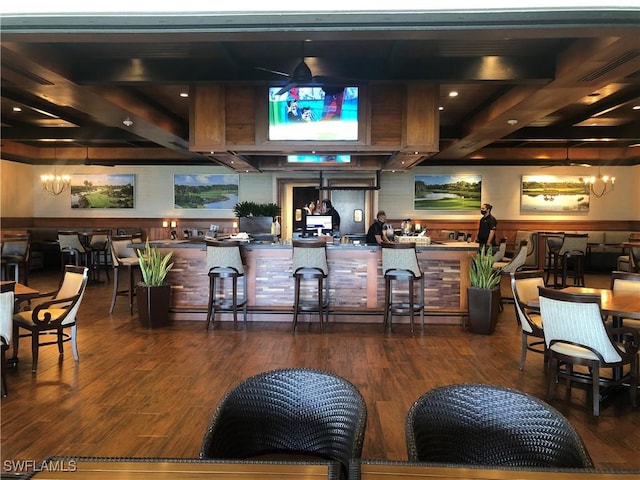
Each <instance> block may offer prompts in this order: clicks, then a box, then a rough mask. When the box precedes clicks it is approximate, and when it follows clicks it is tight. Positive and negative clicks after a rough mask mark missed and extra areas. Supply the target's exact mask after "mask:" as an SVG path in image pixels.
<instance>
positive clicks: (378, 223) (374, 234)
mask: <svg viewBox="0 0 640 480" xmlns="http://www.w3.org/2000/svg"><path fill="white" fill-rule="evenodd" d="M386 221H387V214H386V213H385V212H384V210H380V211H379V212H378V213H377V214H376V219H375V221H374V222H373V223H372V224H371V226H370V227H369V230H368V231H367V238H366V240H365V242H366V243H367V244H368V245H381V244H383V243H388V241H387V237H386V235H385V233H384V224H385V222H386Z"/></svg>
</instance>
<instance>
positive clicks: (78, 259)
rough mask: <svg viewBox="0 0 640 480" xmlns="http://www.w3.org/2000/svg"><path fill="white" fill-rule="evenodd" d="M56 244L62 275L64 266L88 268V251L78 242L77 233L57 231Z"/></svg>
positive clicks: (86, 247)
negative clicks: (58, 247) (58, 249)
mask: <svg viewBox="0 0 640 480" xmlns="http://www.w3.org/2000/svg"><path fill="white" fill-rule="evenodd" d="M58 244H59V245H60V262H61V265H62V271H63V273H64V271H65V265H67V264H73V265H84V266H86V267H89V266H90V262H89V252H90V249H89V247H88V246H87V245H85V244H84V243H83V242H82V240H80V233H79V232H77V231H70V230H62V231H59V232H58Z"/></svg>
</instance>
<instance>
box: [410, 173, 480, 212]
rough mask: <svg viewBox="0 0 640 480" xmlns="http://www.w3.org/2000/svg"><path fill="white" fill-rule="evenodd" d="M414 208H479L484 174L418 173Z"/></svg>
mask: <svg viewBox="0 0 640 480" xmlns="http://www.w3.org/2000/svg"><path fill="white" fill-rule="evenodd" d="M414 182H415V189H414V199H413V209H414V210H478V209H479V208H480V203H481V198H482V195H481V194H482V175H416V176H415V177H414Z"/></svg>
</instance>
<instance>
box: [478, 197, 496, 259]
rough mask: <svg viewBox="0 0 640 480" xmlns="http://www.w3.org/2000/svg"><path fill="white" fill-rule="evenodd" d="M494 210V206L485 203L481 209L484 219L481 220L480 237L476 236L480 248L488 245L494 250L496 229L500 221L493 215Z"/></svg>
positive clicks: (479, 226)
mask: <svg viewBox="0 0 640 480" xmlns="http://www.w3.org/2000/svg"><path fill="white" fill-rule="evenodd" d="M492 209H493V205H491V204H489V203H483V204H482V206H481V207H480V213H481V214H482V218H481V219H480V224H479V225H478V235H477V236H476V242H477V243H478V246H479V248H482V247H484V246H485V245H488V246H490V247H491V248H492V249H493V247H494V246H495V243H496V242H495V238H496V227H497V226H498V221H497V220H496V218H495V217H494V216H493V215H491V210H492Z"/></svg>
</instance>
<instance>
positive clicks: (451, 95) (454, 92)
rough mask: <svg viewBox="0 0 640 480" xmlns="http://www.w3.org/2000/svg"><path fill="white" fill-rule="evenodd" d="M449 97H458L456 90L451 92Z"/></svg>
mask: <svg viewBox="0 0 640 480" xmlns="http://www.w3.org/2000/svg"><path fill="white" fill-rule="evenodd" d="M449 96H450V97H457V96H458V92H456V91H455V90H452V91H450V92H449Z"/></svg>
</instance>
